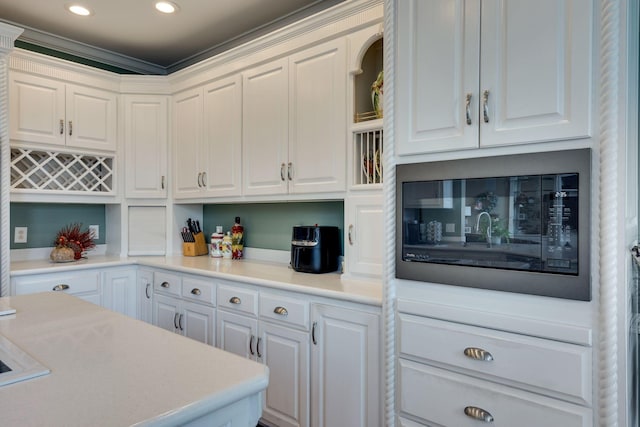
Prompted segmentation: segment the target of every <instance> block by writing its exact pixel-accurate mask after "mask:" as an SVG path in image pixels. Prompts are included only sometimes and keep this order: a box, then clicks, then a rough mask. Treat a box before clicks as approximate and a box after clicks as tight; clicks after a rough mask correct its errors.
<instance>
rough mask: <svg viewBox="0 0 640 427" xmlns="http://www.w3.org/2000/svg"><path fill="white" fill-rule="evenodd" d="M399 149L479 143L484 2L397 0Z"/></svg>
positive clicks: (410, 151) (409, 151)
mask: <svg viewBox="0 0 640 427" xmlns="http://www.w3.org/2000/svg"><path fill="white" fill-rule="evenodd" d="M397 31H398V34H397V42H396V43H397V44H396V49H397V52H398V54H397V61H398V62H397V80H396V85H397V92H398V98H397V101H396V103H395V106H396V116H397V117H398V120H396V123H398V126H397V141H398V147H397V150H398V154H400V155H404V154H416V153H423V152H430V151H443V150H455V149H465V148H473V147H477V146H478V108H477V105H478V75H479V67H480V56H479V55H480V51H479V49H480V2H479V1H477V0H473V1H464V0H446V1H422V0H403V1H400V2H398V30H397Z"/></svg>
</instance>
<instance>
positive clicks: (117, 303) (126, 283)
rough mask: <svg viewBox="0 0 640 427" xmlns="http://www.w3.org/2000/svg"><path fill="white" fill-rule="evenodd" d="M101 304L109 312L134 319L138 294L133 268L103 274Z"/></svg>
mask: <svg viewBox="0 0 640 427" xmlns="http://www.w3.org/2000/svg"><path fill="white" fill-rule="evenodd" d="M102 303H103V306H104V307H106V308H108V309H110V310H113V311H117V312H118V313H122V314H126V315H127V316H130V317H133V318H136V315H137V311H138V307H137V305H138V293H137V291H136V270H135V268H119V269H112V270H107V271H105V272H104V276H103V281H102Z"/></svg>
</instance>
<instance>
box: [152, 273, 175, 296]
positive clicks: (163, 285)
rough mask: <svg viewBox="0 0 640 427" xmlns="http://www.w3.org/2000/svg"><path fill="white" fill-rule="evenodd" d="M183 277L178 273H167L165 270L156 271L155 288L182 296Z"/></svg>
mask: <svg viewBox="0 0 640 427" xmlns="http://www.w3.org/2000/svg"><path fill="white" fill-rule="evenodd" d="M181 289H182V277H180V276H179V275H177V274H170V273H165V272H164V271H156V272H154V273H153V290H154V291H155V292H162V293H165V294H171V295H175V296H180V295H181V293H182V290H181Z"/></svg>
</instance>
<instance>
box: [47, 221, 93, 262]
mask: <svg viewBox="0 0 640 427" xmlns="http://www.w3.org/2000/svg"><path fill="white" fill-rule="evenodd" d="M54 245H55V246H56V247H67V248H71V249H73V252H74V257H75V259H80V258H81V257H82V254H83V253H84V252H85V251H88V250H90V249H92V248H94V247H95V246H96V244H95V242H94V241H93V237H91V232H90V231H89V229H86V230H84V231H82V224H81V223H73V224H69V225H66V226H64V227H62V228H61V229H60V231H58V234H57V235H56V241H55V242H54Z"/></svg>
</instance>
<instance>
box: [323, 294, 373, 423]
mask: <svg viewBox="0 0 640 427" xmlns="http://www.w3.org/2000/svg"><path fill="white" fill-rule="evenodd" d="M311 318H312V322H313V330H312V341H313V345H312V351H311V366H312V374H311V375H312V376H311V384H312V387H311V402H312V405H311V426H313V427H321V426H337V425H343V426H353V427H356V426H361V427H365V426H366V427H371V426H381V425H382V404H381V402H382V401H381V399H380V396H381V392H380V388H381V385H380V369H381V364H380V361H381V359H380V351H381V348H380V316H379V314H377V313H373V312H366V311H360V310H357V309H353V308H349V307H338V306H329V305H324V304H314V305H313V307H312V312H311Z"/></svg>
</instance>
